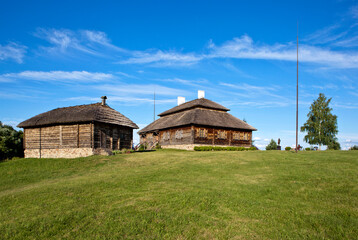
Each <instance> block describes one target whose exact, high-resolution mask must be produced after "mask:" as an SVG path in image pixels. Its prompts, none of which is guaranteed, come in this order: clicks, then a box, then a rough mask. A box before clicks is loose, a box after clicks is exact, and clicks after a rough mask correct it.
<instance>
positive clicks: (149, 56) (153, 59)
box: [119, 50, 202, 66]
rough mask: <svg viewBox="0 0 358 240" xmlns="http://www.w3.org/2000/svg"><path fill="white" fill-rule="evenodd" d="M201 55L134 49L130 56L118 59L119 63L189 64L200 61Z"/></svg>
mask: <svg viewBox="0 0 358 240" xmlns="http://www.w3.org/2000/svg"><path fill="white" fill-rule="evenodd" d="M201 59H202V57H200V56H197V55H195V54H193V53H187V54H183V53H179V52H175V51H168V52H165V51H162V50H156V51H144V52H142V51H134V52H132V57H130V58H129V59H126V60H122V61H119V63H121V64H146V63H156V64H160V65H168V66H169V65H174V64H175V65H191V64H194V63H197V62H198V61H200V60H201Z"/></svg>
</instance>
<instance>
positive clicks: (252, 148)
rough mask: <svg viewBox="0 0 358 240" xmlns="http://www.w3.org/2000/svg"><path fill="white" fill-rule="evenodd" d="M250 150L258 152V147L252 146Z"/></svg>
mask: <svg viewBox="0 0 358 240" xmlns="http://www.w3.org/2000/svg"><path fill="white" fill-rule="evenodd" d="M249 150H250V151H256V150H258V149H257V147H254V146H252V147H250V148H249Z"/></svg>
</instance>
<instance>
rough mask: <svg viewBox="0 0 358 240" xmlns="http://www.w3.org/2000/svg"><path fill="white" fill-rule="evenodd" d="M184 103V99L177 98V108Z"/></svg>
mask: <svg viewBox="0 0 358 240" xmlns="http://www.w3.org/2000/svg"><path fill="white" fill-rule="evenodd" d="M183 103H185V97H178V106H179V105H181V104H183Z"/></svg>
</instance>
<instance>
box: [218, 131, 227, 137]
mask: <svg viewBox="0 0 358 240" xmlns="http://www.w3.org/2000/svg"><path fill="white" fill-rule="evenodd" d="M217 138H218V139H226V131H223V130H219V131H218V133H217Z"/></svg>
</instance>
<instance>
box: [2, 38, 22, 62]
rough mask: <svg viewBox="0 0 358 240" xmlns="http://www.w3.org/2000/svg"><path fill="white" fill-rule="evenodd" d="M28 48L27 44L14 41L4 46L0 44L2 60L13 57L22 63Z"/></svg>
mask: <svg viewBox="0 0 358 240" xmlns="http://www.w3.org/2000/svg"><path fill="white" fill-rule="evenodd" d="M26 49H27V47H26V46H23V45H19V44H16V43H12V42H11V43H9V44H7V45H4V46H3V45H1V44H0V60H7V59H12V60H14V61H16V62H17V63H22V62H23V58H24V57H25V53H26Z"/></svg>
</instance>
